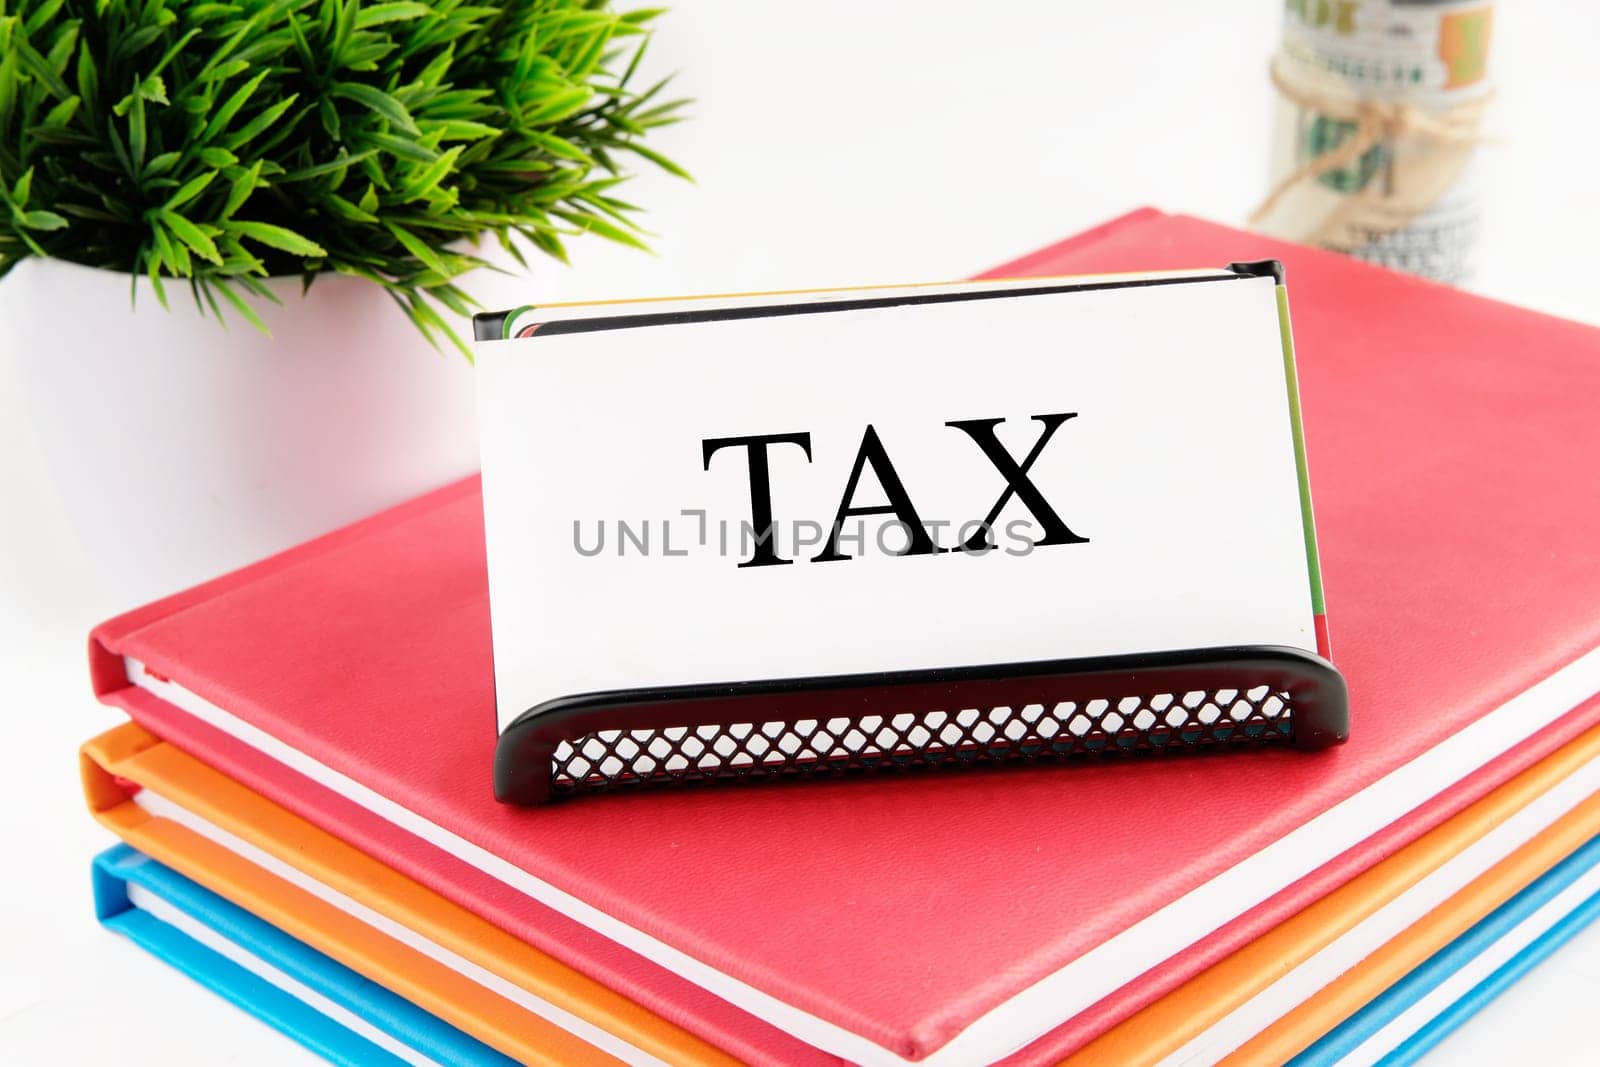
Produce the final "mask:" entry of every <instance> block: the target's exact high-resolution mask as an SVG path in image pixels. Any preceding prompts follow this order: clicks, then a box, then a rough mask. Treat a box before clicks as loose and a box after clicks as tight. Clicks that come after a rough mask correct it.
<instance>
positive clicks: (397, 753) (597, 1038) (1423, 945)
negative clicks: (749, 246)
mask: <svg viewBox="0 0 1600 1067" xmlns="http://www.w3.org/2000/svg"><path fill="white" fill-rule="evenodd" d="M1265 258H1276V259H1279V260H1281V261H1283V263H1284V264H1285V266H1286V268H1287V274H1288V278H1289V279H1290V290H1291V293H1292V304H1293V315H1294V329H1295V340H1296V345H1295V347H1296V351H1297V353H1298V359H1299V364H1300V366H1299V373H1300V380H1301V385H1302V396H1303V410H1304V416H1305V427H1306V434H1307V437H1308V440H1307V447H1308V451H1309V455H1310V463H1311V476H1312V482H1313V487H1314V499H1315V507H1316V521H1317V527H1318V530H1319V536H1320V540H1321V543H1322V569H1323V576H1324V582H1325V588H1326V597H1327V604H1328V614H1329V617H1330V618H1331V619H1332V621H1333V627H1334V652H1335V658H1336V662H1337V663H1338V664H1339V666H1340V668H1341V670H1342V671H1343V673H1344V675H1345V677H1346V679H1347V680H1348V683H1349V687H1350V700H1351V739H1350V741H1349V742H1348V743H1347V744H1346V745H1344V746H1342V747H1339V748H1336V749H1333V750H1330V751H1327V752H1323V753H1318V754H1306V753H1299V752H1293V751H1289V750H1273V751H1262V752H1256V753H1248V754H1238V755H1214V756H1202V757H1193V758H1146V759H1104V760H1095V759H1089V760H1085V761H1080V762H1076V763H1071V764H1067V765H1061V766H1054V767H1048V766H1041V767H1025V768H1017V769H1010V770H1004V771H996V772H992V773H968V774H923V775H904V776H899V775H897V776H890V777H877V778H874V777H861V778H854V779H837V780H825V781H816V782H809V783H803V784H800V783H784V784H774V785H766V786H741V787H728V788H714V787H701V788H679V789H662V790H655V791H651V792H647V793H634V794H627V795H616V796H597V797H593V798H587V799H583V800H580V801H573V802H569V803H562V804H555V805H551V806H548V807H544V808H538V809H522V808H514V807H509V806H505V805H501V804H498V803H496V801H495V800H494V797H493V791H492V787H491V781H490V775H491V764H492V757H493V749H494V743H495V737H496V730H495V703H494V693H493V691H492V682H491V679H492V677H493V672H492V666H491V662H490V635H489V613H488V609H487V604H486V596H487V594H486V579H485V573H484V556H483V528H482V510H481V501H480V496H479V490H478V487H477V484H476V483H475V482H470V481H469V482H464V483H461V484H457V485H453V486H450V487H447V488H444V489H442V490H439V491H438V492H435V493H433V494H430V495H428V496H424V497H422V498H420V499H417V500H414V501H412V502H410V503H407V504H404V505H402V506H400V507H398V508H395V509H393V510H391V511H388V512H386V513H383V514H381V515H378V516H375V517H373V518H371V519H369V520H367V521H365V522H362V523H358V524H357V525H355V526H352V527H349V528H347V529H344V530H340V531H338V532H336V533H333V534H330V535H328V536H326V537H324V538H321V539H319V540H317V541H313V542H311V543H308V544H306V545H303V546H301V547H299V548H296V549H294V550H292V551H289V552H287V553H284V554H283V555H280V556H277V557H275V558H272V559H269V560H266V561H264V562H262V563H259V564H257V565H255V566H253V567H249V568H246V569H244V570H242V571H239V572H237V573H234V574H230V575H228V576H226V577H223V578H219V579H217V580H216V581H213V582H211V583H209V584H207V585H203V586H200V587H198V588H196V589H192V590H189V591H187V592H183V593H179V594H177V595H176V596H173V597H171V598H169V599H167V600H164V601H161V602H159V603H155V604H151V605H149V606H148V607H145V608H142V609H140V610H138V611H135V612H132V613H131V614H128V615H125V616H123V617H121V618H118V619H115V620H113V621H111V622H108V623H106V624H105V625H103V626H102V627H100V628H99V629H98V630H97V631H96V632H95V633H94V635H93V639H92V641H91V650H90V655H91V669H92V675H93V682H94V687H95V690H96V692H97V693H98V694H99V696H100V697H101V699H102V700H104V701H106V702H108V703H111V704H113V705H116V706H117V707H120V708H122V709H124V710H125V711H126V712H127V714H128V716H129V718H130V719H131V720H132V721H131V722H130V723H128V724H127V725H124V726H121V727H119V728H117V729H115V730H112V731H111V732H109V733H107V734H104V735H102V736H100V737H98V738H96V739H94V740H93V741H91V742H89V743H88V744H87V745H86V746H85V747H84V749H83V778H84V783H85V791H86V795H87V798H88V802H89V806H90V808H91V809H92V811H93V812H94V814H95V816H96V817H97V818H98V819H99V820H101V821H102V822H103V823H104V824H105V825H106V826H108V827H110V828H111V829H112V830H113V831H115V833H116V834H117V835H118V836H119V837H121V838H122V839H123V841H124V842H125V845H123V846H119V847H118V848H116V849H113V850H112V851H111V852H108V853H107V854H105V855H104V856H102V857H101V858H100V859H99V860H98V861H97V863H96V865H95V871H94V878H95V885H96V899H97V901H98V907H99V912H100V916H101V919H102V921H103V922H104V923H105V924H106V925H107V926H109V927H111V928H112V929H114V930H117V931H118V932H120V933H123V934H125V935H126V936H128V937H130V938H132V939H133V940H135V941H137V942H138V943H139V944H141V945H143V946H145V947H147V948H148V949H150V950H151V951H152V952H154V953H155V954H157V955H158V956H160V957H162V958H163V959H165V960H167V961H168V962H170V963H172V964H174V965H176V966H179V967H182V968H184V969H185V970H187V971H188V972H189V973H191V974H193V975H194V976H195V977H196V978H197V979H198V980H199V981H201V982H203V983H206V984H207V985H209V986H211V987H213V988H215V989H216V990H218V991H219V992H221V993H223V994H224V995H226V996H228V997H230V998H231V999H233V1000H234V1001H235V1002H236V1003H239V1004H240V1005H241V1006H243V1007H245V1008H246V1009H248V1010H249V1011H252V1012H254V1013H255V1014H257V1015H259V1016H261V1017H262V1018H265V1019H267V1020H268V1021H269V1022H271V1023H273V1024H274V1025H276V1026H278V1027H280V1028H282V1029H283V1030H285V1031H286V1032H289V1033H290V1034H292V1035H294V1036H295V1037H296V1038H297V1039H299V1040H300V1041H302V1042H303V1043H304V1044H306V1045H307V1046H309V1047H311V1048H313V1049H315V1050H316V1051H318V1052H319V1053H322V1054H324V1055H326V1056H327V1057H329V1058H330V1059H333V1060H335V1061H337V1062H348V1063H363V1064H366V1063H388V1062H390V1061H391V1060H393V1061H395V1062H406V1063H428V1062H431V1063H486V1064H487V1063H495V1064H500V1063H508V1062H523V1063H538V1064H591V1063H610V1062H617V1061H620V1062H624V1063H634V1064H661V1063H666V1064H702V1065H711V1064H734V1063H750V1064H757V1065H768V1067H777V1065H786V1067H787V1065H808V1064H814V1065H821V1064H837V1063H841V1062H845V1063H859V1064H867V1065H872V1067H901V1065H906V1064H928V1065H930V1067H933V1065H939V1067H946V1065H949V1067H955V1065H966V1064H990V1063H1002V1064H1006V1065H1017V1067H1020V1065H1036V1064H1055V1063H1063V1062H1065V1063H1073V1064H1155V1063H1172V1064H1200V1063H1215V1062H1228V1063H1282V1062H1286V1061H1291V1060H1292V1061H1294V1062H1296V1063H1331V1062H1336V1061H1338V1062H1360V1063H1371V1062H1380V1061H1381V1062H1389V1063H1399V1062H1408V1061H1410V1060H1412V1059H1415V1058H1416V1057H1418V1056H1419V1055H1421V1054H1422V1053H1423V1052H1425V1051H1426V1050H1427V1049H1428V1048H1430V1047H1432V1046H1433V1045H1434V1044H1436V1043H1437V1042H1438V1041H1440V1040H1441V1039H1442V1038H1443V1037H1444V1036H1445V1035H1447V1034H1448V1033H1449V1032H1450V1031H1451V1029H1452V1028H1454V1027H1455V1026H1456V1025H1458V1024H1459V1022H1460V1021H1461V1020H1462V1019H1463V1018H1465V1017H1466V1016H1468V1015H1469V1014H1470V1013H1472V1012H1473V1011H1474V1010H1476V1009H1477V1008H1478V1007H1479V1006H1480V1005H1481V1004H1483V1003H1485V1002H1486V1001H1488V1000H1489V999H1490V998H1492V997H1493V996H1494V995H1495V994H1496V993H1497V992H1498V991H1499V990H1501V989H1502V988H1504V987H1505V986H1506V984H1508V983H1509V982H1512V981H1514V980H1515V979H1516V978H1517V977H1518V976H1519V975H1520V974H1522V973H1524V972H1525V971H1526V970H1527V969H1528V968H1529V967H1531V966H1532V965H1534V964H1535V963H1536V962H1537V961H1538V960H1539V959H1540V958H1542V957H1543V956H1545V955H1547V954H1548V953H1550V952H1551V951H1553V950H1554V949H1555V948H1557V947H1559V945H1560V944H1561V943H1562V942H1563V941H1564V940H1566V939H1567V938H1569V937H1570V936H1571V935H1572V933H1573V932H1574V931H1576V930H1578V929H1579V928H1581V927H1582V925H1583V924H1584V923H1585V922H1587V921H1588V920H1589V919H1590V918H1591V917H1592V916H1593V915H1594V914H1595V912H1596V911H1597V910H1600V895H1597V894H1600V698H1597V696H1596V694H1597V693H1600V497H1597V496H1596V494H1595V493H1594V492H1593V491H1592V484H1593V465H1594V461H1595V459H1596V457H1600V420H1597V419H1595V418H1594V417H1593V410H1592V405H1593V398H1594V397H1595V396H1600V331H1596V330H1593V329H1589V328H1586V327H1583V326H1579V325H1576V324H1573V323H1569V322H1563V321H1559V320H1555V319H1551V318H1547V317H1542V316H1539V315H1536V314H1533V313H1531V312H1526V311H1521V310H1518V309H1515V308H1510V307H1506V306H1503V305H1499V304H1495V303H1492V302H1489V301H1485V300H1481V299H1477V298H1473V297H1470V296H1467V295H1464V294H1462V293H1459V292H1456V291H1453V290H1449V289H1446V288H1443V287H1439V286H1435V285H1432V284H1429V283H1426V282H1422V281H1418V280H1413V279H1409V278H1405V277H1402V276H1399V275H1396V274H1391V273H1388V272H1386V271H1383V270H1380V269H1377V268H1374V267H1370V266H1367V265H1364V264H1361V263H1358V262H1355V261H1352V260H1348V259H1344V258H1340V257H1336V256H1333V255H1330V254H1326V253H1322V252H1316V251H1311V250H1307V249H1302V248H1297V247H1293V246H1289V245H1284V244H1281V243H1277V242H1274V241H1270V240H1267V239H1265V238H1262V237H1259V236H1256V235H1252V234H1246V233H1242V232H1239V231H1235V230H1230V229H1227V228H1224V227H1220V226H1216V225H1212V224H1209V223H1206V222H1202V221H1199V220H1196V219H1192V218H1185V217H1175V216H1169V215H1164V214H1162V213H1159V212H1156V211H1151V210H1145V211H1139V212H1135V213H1133V214H1131V215H1128V216H1125V217H1123V218H1121V219H1118V220H1116V221H1114V222H1112V223H1109V224H1107V225H1105V226H1102V227H1100V228H1098V229H1096V230H1093V231H1090V232H1088V233H1085V234H1083V235H1080V236H1078V237H1076V238H1073V239H1070V240H1068V241H1065V242H1063V243H1061V244H1058V245H1056V246H1054V247H1051V248H1048V249H1045V250H1043V251H1041V252H1039V253H1036V254H1034V255H1032V256H1029V257H1027V258H1024V259H1022V260H1019V261H1017V262H1015V263H1012V264H1009V265H1007V266H1006V267H1002V268H1000V269H998V270H996V271H994V272H992V276H995V277H1003V276H1019V275H1047V274H1048V275H1065V274H1085V273H1104V272H1110V271H1124V270H1132V269H1141V270H1144V269H1163V268H1187V267H1194V266H1197V265H1200V266H1206V265H1215V264H1218V263H1225V262H1229V261H1233V260H1250V259H1265ZM1530 269H1537V268H1536V267H1530ZM1216 417H1217V418H1219V419H1227V418H1229V417H1230V413H1229V412H1228V411H1226V410H1219V411H1217V412H1216ZM1175 521H1181V522H1203V523H1212V522H1223V523H1232V522H1248V521H1249V516H1248V515H1247V514H1237V513H1232V512H1229V513H1220V514H1215V515H1192V516H1184V517H1180V518H1178V519H1176V520H1175ZM596 640H604V635H596Z"/></svg>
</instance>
